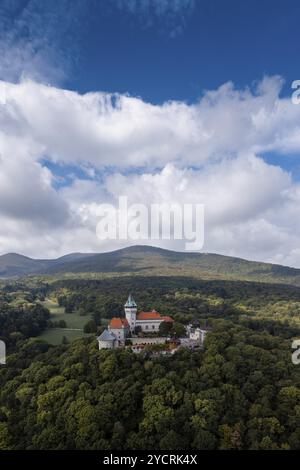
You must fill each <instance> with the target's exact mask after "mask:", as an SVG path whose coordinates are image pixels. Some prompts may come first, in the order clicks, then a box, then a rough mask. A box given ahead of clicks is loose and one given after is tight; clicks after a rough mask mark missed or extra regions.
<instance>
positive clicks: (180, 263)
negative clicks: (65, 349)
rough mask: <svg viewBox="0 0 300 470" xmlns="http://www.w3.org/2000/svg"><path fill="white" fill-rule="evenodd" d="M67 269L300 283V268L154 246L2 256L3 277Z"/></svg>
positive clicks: (65, 270) (57, 272)
mask: <svg viewBox="0 0 300 470" xmlns="http://www.w3.org/2000/svg"><path fill="white" fill-rule="evenodd" d="M67 273H74V274H78V273H83V274H84V273H130V274H132V275H133V274H136V275H140V274H142V275H144V276H145V275H151V276H153V275H167V276H175V275H176V276H178V275H182V276H192V277H196V278H220V279H244V280H256V281H263V282H280V283H285V284H293V285H300V269H295V268H290V267H286V266H280V265H275V264H269V263H261V262H254V261H247V260H244V259H241V258H233V257H230V256H222V255H217V254H213V253H186V252H175V251H170V250H164V249H161V248H155V247H151V246H133V247H129V248H124V249H121V250H117V251H113V252H109V253H101V254H91V253H89V254H83V253H73V254H70V255H66V256H63V257H61V258H58V259H56V260H33V259H31V258H28V257H25V256H21V255H17V254H7V255H4V256H0V276H2V277H12V276H24V275H28V274H31V275H32V274H47V275H61V274H67Z"/></svg>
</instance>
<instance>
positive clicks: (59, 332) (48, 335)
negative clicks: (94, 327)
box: [39, 328, 91, 346]
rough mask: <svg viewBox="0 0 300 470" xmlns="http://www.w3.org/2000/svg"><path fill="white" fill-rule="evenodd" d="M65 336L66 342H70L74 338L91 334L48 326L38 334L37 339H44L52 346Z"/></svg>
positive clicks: (60, 341) (59, 342)
mask: <svg viewBox="0 0 300 470" xmlns="http://www.w3.org/2000/svg"><path fill="white" fill-rule="evenodd" d="M64 336H65V337H66V338H67V340H68V342H69V343H71V342H72V341H74V339H78V338H84V337H88V336H91V335H88V334H85V333H83V331H82V330H79V331H76V330H64V329H62V328H48V330H45V331H44V332H43V333H42V334H41V335H40V336H39V339H41V340H43V341H46V342H47V343H49V344H52V345H53V346H56V345H58V344H61V343H62V340H63V337H64Z"/></svg>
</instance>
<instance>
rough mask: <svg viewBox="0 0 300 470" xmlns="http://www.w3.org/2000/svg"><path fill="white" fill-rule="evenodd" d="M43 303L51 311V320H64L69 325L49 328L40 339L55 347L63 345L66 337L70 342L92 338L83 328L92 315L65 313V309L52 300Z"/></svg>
mask: <svg viewBox="0 0 300 470" xmlns="http://www.w3.org/2000/svg"><path fill="white" fill-rule="evenodd" d="M41 303H42V305H43V306H44V307H46V308H48V309H49V311H50V320H52V321H59V320H64V321H65V322H66V324H67V328H66V329H64V328H48V329H47V330H45V331H43V333H41V335H40V336H39V339H42V340H44V341H47V342H48V343H49V344H52V345H54V346H55V345H57V344H61V342H62V339H63V337H64V336H65V337H66V338H67V340H68V341H69V342H71V341H73V340H74V339H77V338H83V337H87V336H91V335H88V334H85V333H84V332H83V327H84V325H85V324H86V323H87V322H88V321H89V320H90V319H91V315H85V316H80V315H79V314H78V313H77V312H73V313H65V309H64V307H60V306H59V305H58V303H57V302H56V301H55V300H52V299H46V300H45V301H44V302H41Z"/></svg>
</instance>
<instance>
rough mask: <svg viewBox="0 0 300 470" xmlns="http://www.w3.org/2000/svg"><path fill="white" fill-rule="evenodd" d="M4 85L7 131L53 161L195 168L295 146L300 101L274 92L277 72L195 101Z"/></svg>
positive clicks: (299, 142) (28, 83)
mask: <svg viewBox="0 0 300 470" xmlns="http://www.w3.org/2000/svg"><path fill="white" fill-rule="evenodd" d="M2 86H3V87H5V91H6V106H5V107H3V108H2V110H1V113H0V120H1V122H3V123H4V126H5V128H6V129H5V130H6V132H7V133H9V132H10V129H12V132H13V133H14V134H17V138H18V139H24V138H27V136H28V135H30V137H31V138H32V140H33V141H34V142H35V143H37V144H38V145H40V146H42V147H43V148H44V152H45V154H46V155H47V156H48V157H49V158H50V159H52V160H54V161H60V162H65V163H70V162H72V163H78V164H80V163H89V164H91V165H92V166H95V167H97V168H103V167H105V166H117V167H122V166H123V167H125V168H126V167H130V166H131V167H146V166H147V167H151V166H152V167H162V166H164V165H165V164H166V163H168V162H175V163H176V164H177V165H183V166H187V165H196V166H199V165H202V164H204V163H205V162H207V161H208V160H210V159H219V158H224V157H226V156H232V155H237V154H239V153H242V152H254V153H262V152H266V151H277V152H287V151H289V152H298V151H299V150H300V139H299V135H300V133H299V130H300V106H295V105H293V104H292V103H291V100H290V99H282V98H280V97H279V93H280V90H281V86H282V81H281V79H280V78H279V77H272V78H265V79H264V80H263V81H262V82H261V83H260V84H259V86H257V87H256V88H254V90H252V91H251V90H249V89H246V90H236V89H235V88H234V86H233V85H232V84H231V83H227V84H225V85H224V86H221V87H220V88H219V89H218V90H216V91H213V92H207V93H205V94H204V96H203V97H202V99H200V100H199V102H198V103H196V104H193V105H188V104H186V103H183V102H177V101H171V102H166V103H164V104H162V105H153V104H150V103H146V102H144V101H143V100H142V99H140V98H134V97H131V96H126V95H111V94H107V93H88V94H85V95H79V94H78V93H76V92H71V91H66V90H62V89H58V88H54V87H50V86H45V85H41V84H38V83H35V82H32V81H24V82H22V83H20V84H17V85H12V84H8V83H2Z"/></svg>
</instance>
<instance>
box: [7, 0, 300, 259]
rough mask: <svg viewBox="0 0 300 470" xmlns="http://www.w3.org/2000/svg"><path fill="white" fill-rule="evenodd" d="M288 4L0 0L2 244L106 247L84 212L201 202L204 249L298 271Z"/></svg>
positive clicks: (297, 133)
mask: <svg viewBox="0 0 300 470" xmlns="http://www.w3.org/2000/svg"><path fill="white" fill-rule="evenodd" d="M299 14H300V3H299V1H296V0H285V1H283V0H277V1H276V2H274V1H271V0H260V1H258V0H251V1H248V2H246V1H243V2H242V1H240V0H209V1H208V0H52V1H51V2H46V1H44V0H1V1H0V80H2V82H1V83H0V84H1V87H2V88H1V90H5V97H6V99H5V103H4V105H1V102H0V154H1V159H0V253H3V252H7V251H19V252H22V253H25V254H28V255H31V256H41V257H44V256H49V257H51V256H57V255H60V254H65V253H68V252H71V251H103V250H104V251H105V250H108V249H114V248H119V245H117V244H116V243H111V244H109V243H107V244H104V245H101V244H99V241H98V240H97V239H96V237H95V219H96V215H95V214H96V213H97V207H98V206H99V204H101V203H103V202H115V201H116V200H117V198H118V196H119V195H128V197H129V198H131V200H132V202H135V201H138V202H144V203H145V205H149V204H151V203H152V202H158V201H164V200H168V201H171V202H172V201H174V202H175V203H176V201H179V202H182V200H183V199H186V201H191V202H200V203H203V204H205V206H206V208H207V219H206V220H207V226H206V228H207V230H206V234H207V235H206V244H205V247H204V250H205V251H215V252H218V253H224V254H231V255H234V256H242V257H246V258H249V259H258V260H265V261H271V262H279V263H284V264H289V265H293V266H295V265H297V266H300V250H299V248H298V246H299V243H300V222H299V223H298V222H297V221H298V220H299V221H300V214H299V210H300V209H298V207H300V183H299V182H300V165H299V158H298V157H299V154H300V106H296V105H294V104H293V103H292V101H291V94H292V90H291V84H292V82H293V81H294V80H297V79H300V70H299V60H298V55H299V47H300V41H299V39H300V37H299V36H300V33H299ZM1 90H0V91H1ZM1 93H2V91H1ZM2 95H3V93H2V94H1V95H0V98H1V96H2ZM0 101H1V100H0ZM16 180H17V181H18V186H17V190H16V185H15V181H16ZM24 231H26V234H27V235H26V237H24V236H23V233H24ZM298 234H299V236H298ZM162 246H164V247H166V248H176V249H181V247H180V246H177V245H176V246H175V245H170V244H167V245H166V244H162Z"/></svg>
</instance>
